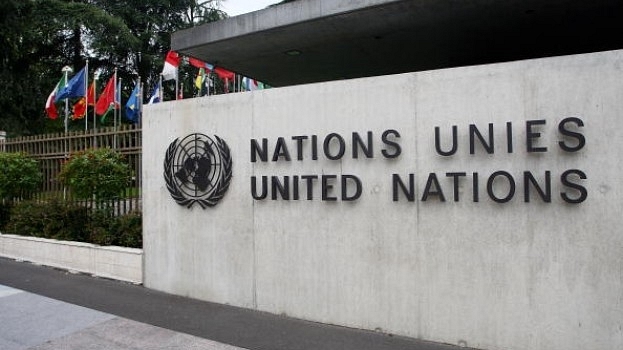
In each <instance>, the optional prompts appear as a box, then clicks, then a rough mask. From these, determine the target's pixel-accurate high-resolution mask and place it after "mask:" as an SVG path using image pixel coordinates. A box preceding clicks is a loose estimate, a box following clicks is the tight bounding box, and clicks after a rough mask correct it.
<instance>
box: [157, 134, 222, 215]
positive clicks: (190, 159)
mask: <svg viewBox="0 0 623 350" xmlns="http://www.w3.org/2000/svg"><path fill="white" fill-rule="evenodd" d="M231 168H232V160H231V155H230V153H229V147H228V146H227V144H226V143H225V141H223V140H222V139H221V138H219V137H218V136H216V135H214V139H212V138H211V137H209V136H206V135H204V134H197V133H196V134H190V135H188V136H186V137H184V138H183V139H182V140H180V139H179V138H178V139H175V141H173V142H171V144H170V145H169V148H167V152H166V155H165V157H164V180H165V182H166V184H167V189H168V190H169V193H170V194H171V197H173V199H174V200H175V201H176V202H177V204H179V205H183V206H185V207H187V208H192V206H193V205H194V204H195V203H197V204H199V206H201V208H202V209H205V208H206V207H213V206H215V205H216V204H218V201H219V200H221V198H223V196H224V195H225V192H227V189H228V188H229V182H230V181H231V175H232V170H231Z"/></svg>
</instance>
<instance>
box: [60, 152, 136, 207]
mask: <svg viewBox="0 0 623 350" xmlns="http://www.w3.org/2000/svg"><path fill="white" fill-rule="evenodd" d="M59 179H60V181H61V182H62V183H64V184H65V185H67V186H68V187H69V188H70V189H71V190H72V193H73V194H74V195H76V197H78V198H82V199H92V198H94V199H95V200H96V201H98V202H101V201H105V200H109V199H114V198H116V197H118V196H119V194H120V193H122V191H123V190H124V189H125V188H126V187H127V186H128V184H129V182H130V168H129V166H128V164H127V163H125V161H124V159H123V156H122V155H121V154H119V153H117V152H115V151H113V150H111V149H110V148H99V149H89V150H86V151H82V152H79V153H76V154H75V155H73V156H72V157H71V159H69V161H68V162H67V163H66V164H65V166H64V167H63V169H62V170H61V172H60V174H59Z"/></svg>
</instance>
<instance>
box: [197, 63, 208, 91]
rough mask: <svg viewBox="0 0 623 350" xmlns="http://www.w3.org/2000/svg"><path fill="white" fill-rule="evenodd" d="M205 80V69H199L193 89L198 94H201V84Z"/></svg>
mask: <svg viewBox="0 0 623 350" xmlns="http://www.w3.org/2000/svg"><path fill="white" fill-rule="evenodd" d="M205 79H206V70H205V68H199V72H197V78H195V87H196V88H197V89H198V90H199V94H201V89H202V88H203V83H204V82H205Z"/></svg>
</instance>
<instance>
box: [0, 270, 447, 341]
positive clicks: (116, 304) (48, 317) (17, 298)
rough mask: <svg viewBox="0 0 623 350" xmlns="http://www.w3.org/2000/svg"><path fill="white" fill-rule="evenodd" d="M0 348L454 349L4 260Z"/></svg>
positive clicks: (0, 306)
mask: <svg viewBox="0 0 623 350" xmlns="http://www.w3.org/2000/svg"><path fill="white" fill-rule="evenodd" d="M0 285H1V286H0V325H2V326H0V349H3V350H26V349H28V350H35V349H36V350H51V349H67V350H73V349H76V350H78V349H80V350H84V349H213V350H237V349H241V348H242V349H251V350H255V349H257V350H316V349H317V350H407V349H409V350H456V349H459V348H458V347H455V346H448V345H442V344H436V343H430V342H423V341H418V340H414V339H410V338H404V337H397V336H389V335H386V334H379V333H375V332H370V331H362V330H355V329H350V328H344V327H337V326H330V325H324V324H318V323H313V322H307V321H301V320H295V319H291V318H287V317H281V316H276V315H272V314H268V313H263V312H258V311H253V310H247V309H241V308H236V307H232V306H226V305H220V304H214V303H208V302H203V301H198V300H194V299H188V298H183V297H179V296H174V295H170V294H166V293H161V292H157V291H153V290H150V289H147V288H144V287H142V286H137V285H132V284H128V283H123V282H118V281H112V280H107V279H101V278H95V277H91V276H87V275H82V274H72V273H68V272H65V271H60V270H56V269H53V268H49V267H43V266H37V265H34V264H30V263H26V262H17V261H13V260H10V259H5V258H0Z"/></svg>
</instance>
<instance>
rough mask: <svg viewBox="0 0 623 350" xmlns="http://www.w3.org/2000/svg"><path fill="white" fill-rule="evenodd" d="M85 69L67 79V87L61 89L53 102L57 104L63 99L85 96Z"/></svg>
mask: <svg viewBox="0 0 623 350" xmlns="http://www.w3.org/2000/svg"><path fill="white" fill-rule="evenodd" d="M85 68H86V66H85ZM85 68H82V69H81V70H80V72H78V74H76V75H74V76H73V77H72V78H71V79H69V81H68V82H67V85H65V86H64V87H62V88H61V89H60V91H59V92H58V94H57V95H56V97H55V98H54V102H58V101H60V100H62V99H65V98H71V97H82V96H86V88H85V86H86V83H85V82H86V78H87V72H86V69H85Z"/></svg>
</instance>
